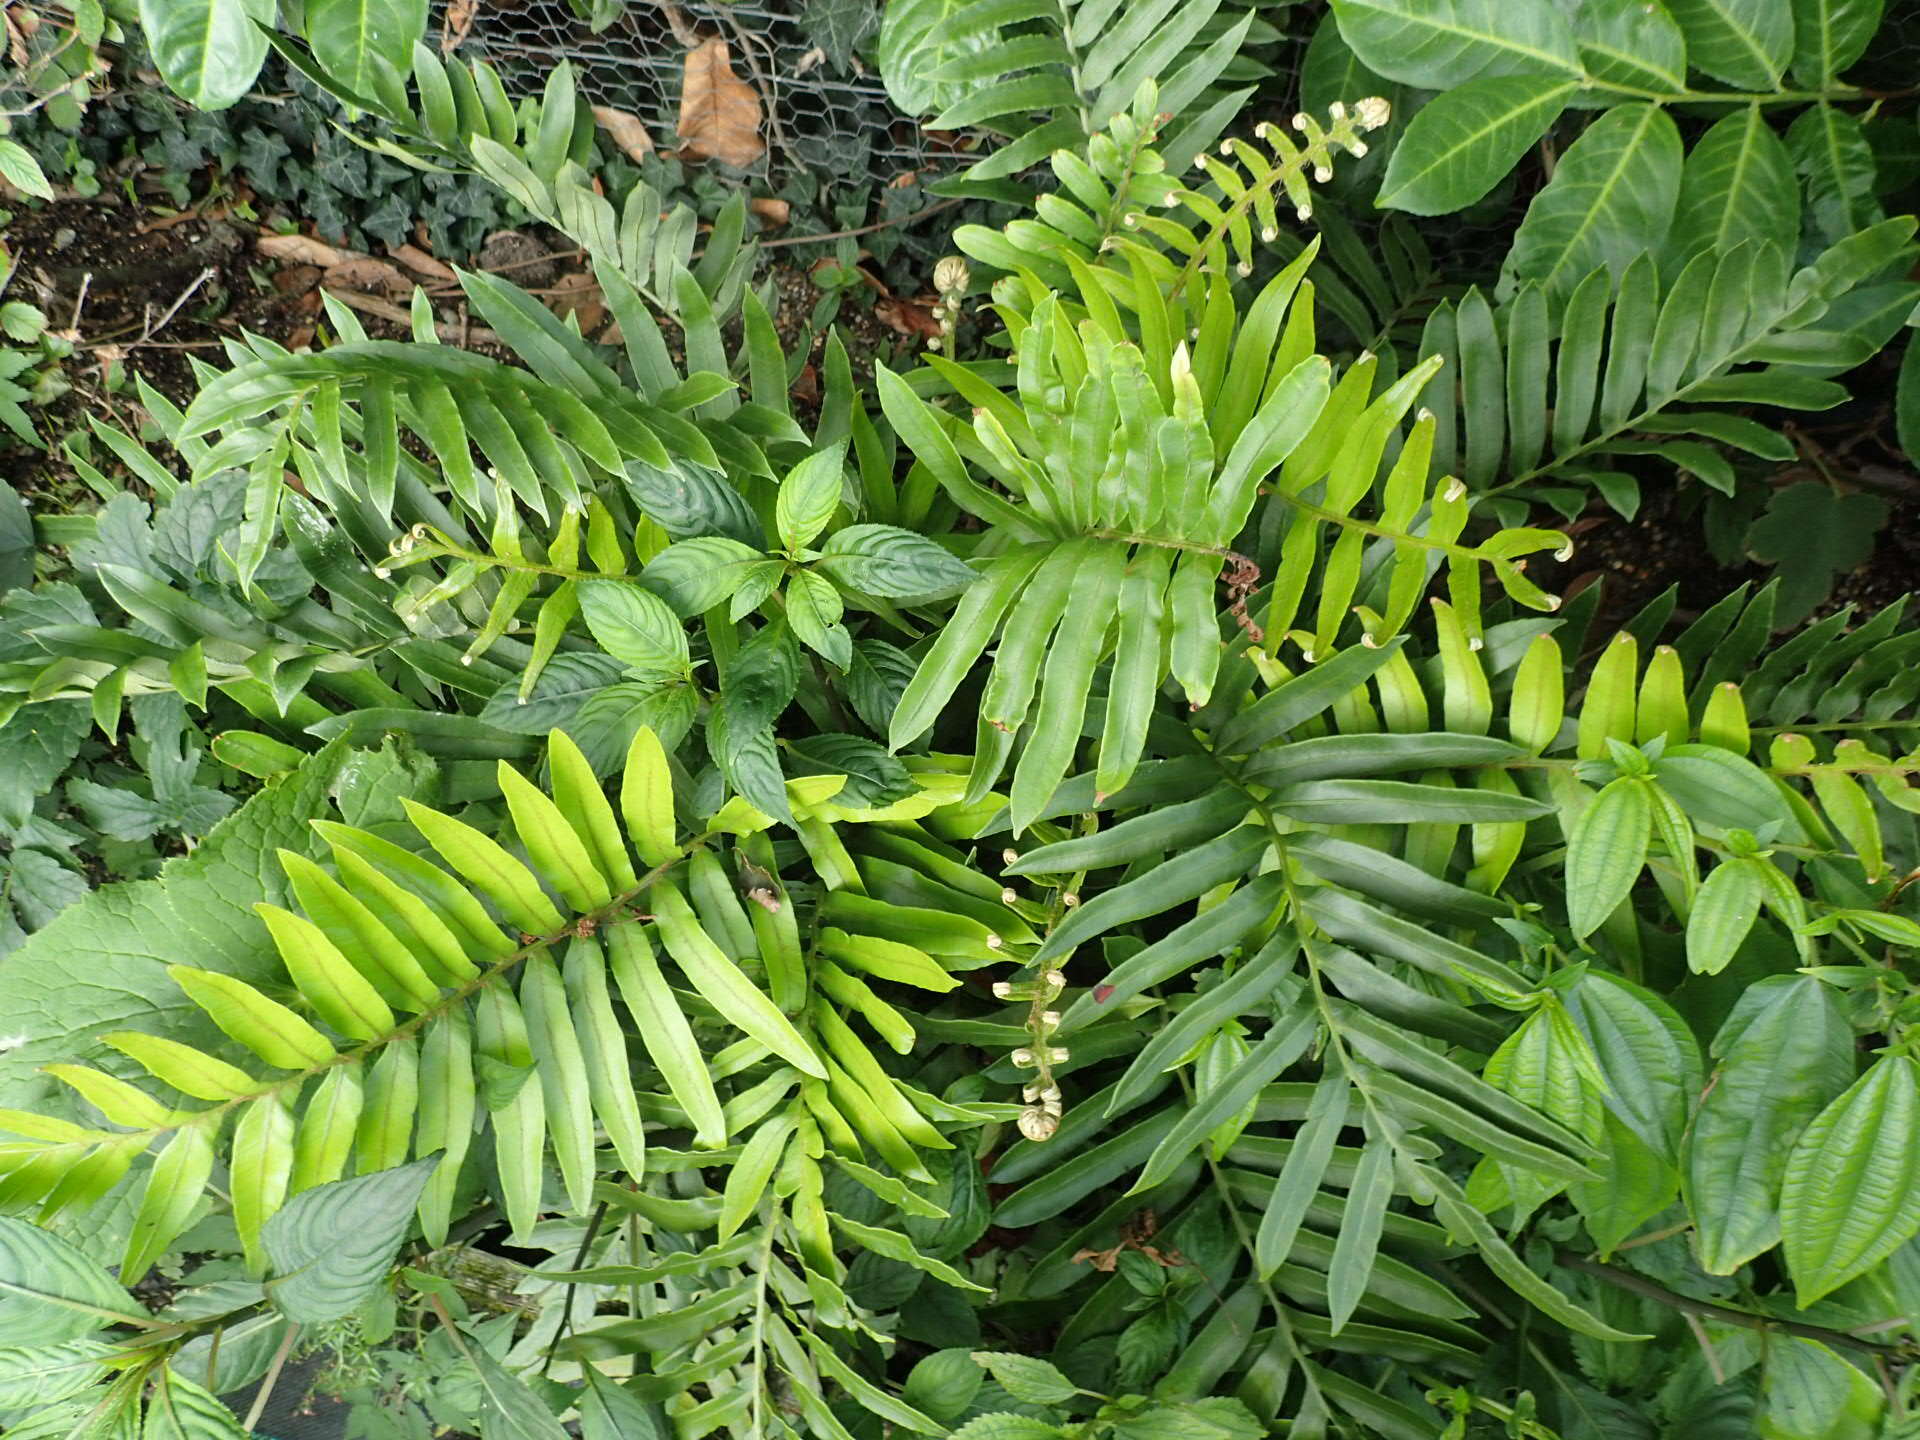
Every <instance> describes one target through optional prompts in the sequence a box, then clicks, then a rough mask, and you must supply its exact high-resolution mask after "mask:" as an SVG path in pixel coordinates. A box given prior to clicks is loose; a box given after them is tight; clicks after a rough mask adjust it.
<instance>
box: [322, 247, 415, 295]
mask: <svg viewBox="0 0 1920 1440" xmlns="http://www.w3.org/2000/svg"><path fill="white" fill-rule="evenodd" d="M322 283H324V284H325V285H326V287H327V288H328V289H329V290H359V291H363V292H365V293H367V294H370V295H411V294H412V293H413V281H411V280H409V279H408V278H407V277H406V276H405V275H403V274H401V273H400V267H399V266H397V265H394V264H391V263H390V262H388V261H385V260H376V259H374V258H373V257H372V256H371V255H361V256H357V257H355V258H353V259H350V260H342V261H341V262H340V263H339V264H338V265H329V266H328V267H327V273H326V276H325V278H324V280H323V282H322Z"/></svg>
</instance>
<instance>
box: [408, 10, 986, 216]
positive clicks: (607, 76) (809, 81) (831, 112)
mask: <svg viewBox="0 0 1920 1440" xmlns="http://www.w3.org/2000/svg"><path fill="white" fill-rule="evenodd" d="M454 8H455V11H456V13H458V7H457V6H455V7H454ZM836 8H837V9H838V10H839V11H840V12H841V15H842V16H844V15H845V14H846V13H847V12H848V10H849V7H847V6H846V5H845V3H844V0H842V3H840V4H839V5H838V6H837V7H836ZM878 8H879V7H878V6H873V7H871V8H870V10H869V7H865V6H856V7H852V10H853V13H854V14H855V15H856V16H857V17H858V18H857V19H856V20H855V21H854V22H853V25H854V26H856V27H857V26H860V25H865V26H869V27H870V26H872V25H874V24H877V23H878ZM469 17H470V18H468V19H467V21H466V23H465V26H464V28H465V35H464V38H463V39H461V41H460V44H459V47H458V51H457V53H459V54H462V55H465V56H468V57H470V58H481V59H485V60H487V61H488V62H489V63H491V64H492V65H494V66H495V67H496V68H497V69H498V70H499V71H500V72H501V78H502V79H503V81H505V83H506V85H507V87H508V90H509V91H510V92H511V93H514V94H532V93H535V92H537V91H538V89H539V87H540V85H541V84H542V82H543V81H544V79H545V77H546V74H547V72H548V70H550V69H551V68H552V67H553V65H554V64H556V63H557V62H558V61H560V60H562V59H565V60H570V61H572V63H573V67H574V70H575V72H576V74H577V76H578V79H579V82H580V87H581V90H582V93H584V94H585V95H587V96H588V97H589V98H591V100H592V101H593V103H595V104H596V105H608V106H612V107H614V108H615V109H619V110H624V111H626V112H628V113H629V114H632V115H634V116H637V117H638V118H639V119H640V121H641V122H642V123H643V124H644V125H645V126H646V127H647V130H648V132H649V133H650V134H651V135H652V136H653V137H654V140H655V142H656V143H658V144H661V145H663V146H666V145H670V144H671V137H672V136H673V134H674V126H675V122H676V119H677V117H678V113H679V106H680V88H681V77H682V73H683V66H684V62H685V57H686V53H687V48H688V47H687V45H686V43H685V40H684V36H685V35H686V34H688V33H690V32H691V31H698V32H699V33H700V34H701V35H703V36H704V35H718V36H721V37H722V38H725V39H726V40H727V41H728V42H729V44H730V46H731V48H732V52H733V64H734V68H735V70H736V72H737V73H738V74H739V75H740V78H741V79H743V80H745V81H747V82H748V83H750V84H752V85H753V87H754V88H755V89H756V90H757V91H758V92H759V94H760V96H761V98H762V100H763V102H764V103H765V104H766V106H767V112H768V113H767V123H766V126H765V138H766V140H767V143H768V151H767V154H766V156H765V157H764V158H763V159H762V161H761V162H760V164H761V165H762V166H764V167H766V168H767V169H768V170H769V171H770V172H771V173H773V174H776V175H777V174H780V173H782V172H785V171H789V170H791V169H793V168H796V167H798V168H804V169H808V170H813V171H816V172H824V173H826V174H829V175H841V176H855V175H861V176H872V177H873V178H875V179H878V180H881V181H885V180H886V179H888V178H890V177H891V176H892V175H894V174H897V173H899V172H901V171H904V170H927V169H945V168H948V167H949V166H951V165H952V164H953V163H955V162H956V161H957V160H958V159H959V158H961V157H959V156H957V155H956V153H955V152H954V151H953V150H952V149H951V148H948V147H944V146H943V145H942V144H941V143H940V142H939V141H938V140H937V139H929V137H928V136H927V135H926V133H925V132H924V131H923V130H922V128H921V127H920V125H919V124H918V123H916V122H915V121H914V120H913V119H911V118H909V117H907V116H903V115H901V114H900V113H899V112H898V111H897V110H895V108H894V106H893V104H892V102H891V101H890V100H889V99H888V98H887V92H886V88H885V86H883V85H882V84H881V82H880V77H879V76H878V75H876V74H874V73H872V72H871V71H868V70H866V69H865V67H864V66H862V65H861V63H860V62H859V61H858V60H857V59H855V58H853V57H852V56H851V54H850V51H851V41H850V39H849V36H848V34H847V31H846V28H844V27H845V26H846V23H847V22H846V21H845V20H844V19H842V20H841V24H842V26H843V29H842V30H841V33H840V34H839V35H837V36H836V35H833V34H832V33H831V32H830V30H828V29H824V28H823V23H822V17H821V15H820V13H819V10H818V8H817V7H814V6H803V5H800V4H792V3H785V0H769V3H765V4H755V5H720V4H702V3H698V0H694V3H687V4H682V5H680V6H677V7H674V13H673V14H671V15H669V13H668V7H665V6H661V5H657V4H649V3H633V4H628V5H626V6H625V7H624V8H623V9H622V10H621V12H620V13H619V14H618V16H617V17H616V18H614V19H613V21H612V23H610V24H608V25H606V26H605V27H604V28H601V29H598V30H596V29H595V28H594V27H593V26H592V25H591V24H589V23H588V21H587V20H585V19H583V18H582V17H581V16H580V15H578V14H577V13H576V12H575V10H574V9H573V7H572V6H571V5H569V4H568V3H567V0H506V3H499V0H495V3H491V4H489V3H487V0H480V4H479V6H478V7H477V8H476V9H474V10H472V11H470V12H469ZM440 21H441V24H442V25H443V26H444V25H446V24H447V23H448V22H447V15H446V8H445V7H443V8H442V11H441V15H440ZM676 22H677V24H676ZM857 38H858V36H853V37H852V39H856V40H857ZM823 39H824V40H826V41H827V42H828V43H827V44H823V43H822V42H823ZM829 45H831V46H832V48H831V49H829ZM835 51H837V52H838V53H834V52H835Z"/></svg>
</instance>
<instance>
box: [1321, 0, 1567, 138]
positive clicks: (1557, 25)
mask: <svg viewBox="0 0 1920 1440" xmlns="http://www.w3.org/2000/svg"><path fill="white" fill-rule="evenodd" d="M1333 13H1334V17H1335V18H1336V19H1337V20H1338V21H1339V22H1340V34H1341V35H1342V36H1343V37H1344V38H1345V40H1346V42H1347V44H1348V45H1350V46H1351V47H1352V48H1353V52H1354V54H1356V55H1358V56H1359V57H1360V59H1361V61H1362V63H1364V64H1365V65H1366V66H1367V67H1368V68H1370V69H1372V70H1374V71H1375V72H1377V73H1378V74H1381V75H1384V76H1386V77H1387V78H1388V79H1389V80H1399V81H1402V82H1404V83H1405V84H1408V85H1417V86H1419V87H1420V88H1422V89H1424V90H1441V91H1445V90H1450V89H1452V88H1453V87H1455V86H1457V85H1463V84H1465V83H1466V82H1467V81H1469V80H1475V79H1478V78H1480V77H1481V76H1488V75H1553V76H1556V77H1558V78H1561V79H1578V78H1579V77H1580V75H1581V70H1580V61H1579V57H1578V55H1577V54H1576V52H1575V50H1574V41H1573V32H1572V30H1571V29H1570V28H1569V27H1568V25H1567V21H1566V18H1565V15H1564V13H1563V11H1562V9H1561V7H1560V6H1558V5H1555V4H1553V3H1552V0H1334V7H1333ZM1403 143H1404V141H1403Z"/></svg>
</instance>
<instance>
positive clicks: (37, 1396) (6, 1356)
mask: <svg viewBox="0 0 1920 1440" xmlns="http://www.w3.org/2000/svg"><path fill="white" fill-rule="evenodd" d="M4 1306H5V1301H0V1309H4ZM102 1323H104V1322H102ZM114 1353H115V1348H114V1347H113V1346H112V1345H109V1344H107V1343H106V1342H105V1341H102V1340H84V1339H83V1340H66V1341H61V1342H58V1343H49V1342H44V1341H43V1342H40V1343H36V1344H31V1345H24V1346H20V1347H18V1348H15V1347H11V1346H9V1347H6V1348H0V1410H11V1411H35V1410H39V1409H41V1408H42V1407H44V1406H49V1405H52V1404H54V1403H56V1402H57V1401H61V1400H65V1399H66V1398H67V1397H68V1396H70V1395H78V1394H79V1393H80V1392H81V1391H82V1390H85V1389H88V1388H89V1387H91V1386H93V1385H95V1384H98V1383H99V1381H100V1380H101V1378H102V1377H103V1376H104V1375H105V1374H106V1373H107V1372H106V1371H105V1369H104V1368H103V1367H102V1366H101V1363H100V1362H101V1360H102V1359H103V1358H105V1357H106V1356H109V1355H112V1354H114Z"/></svg>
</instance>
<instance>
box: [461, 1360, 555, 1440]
mask: <svg viewBox="0 0 1920 1440" xmlns="http://www.w3.org/2000/svg"><path fill="white" fill-rule="evenodd" d="M461 1349H462V1351H463V1352H464V1353H465V1355H466V1357H467V1359H468V1361H469V1362H470V1363H471V1364H472V1366H473V1369H474V1374H475V1376H476V1378H477V1379H478V1380H479V1386H480V1407H479V1408H480V1417H479V1418H480V1436H481V1440H565V1437H566V1434H567V1431H566V1429H565V1427H563V1426H562V1425H561V1424H560V1422H559V1420H558V1419H556V1418H555V1416H554V1414H553V1412H552V1411H551V1410H549V1409H548V1408H547V1405H546V1402H545V1401H544V1400H542V1399H541V1398H540V1397H539V1396H538V1395H536V1394H535V1393H534V1392H533V1389H532V1387H531V1386H529V1385H528V1384H527V1382H526V1381H524V1380H522V1379H521V1378H520V1377H519V1376H517V1375H515V1374H513V1373H512V1372H511V1371H509V1370H508V1369H507V1368H506V1367H505V1366H503V1365H502V1364H501V1363H500V1362H499V1361H498V1360H496V1359H494V1358H493V1356H492V1355H490V1354H489V1353H488V1352H487V1350H486V1349H485V1347H484V1346H482V1345H480V1344H479V1343H478V1342H477V1341H476V1342H471V1343H467V1344H463V1345H462V1346H461Z"/></svg>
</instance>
